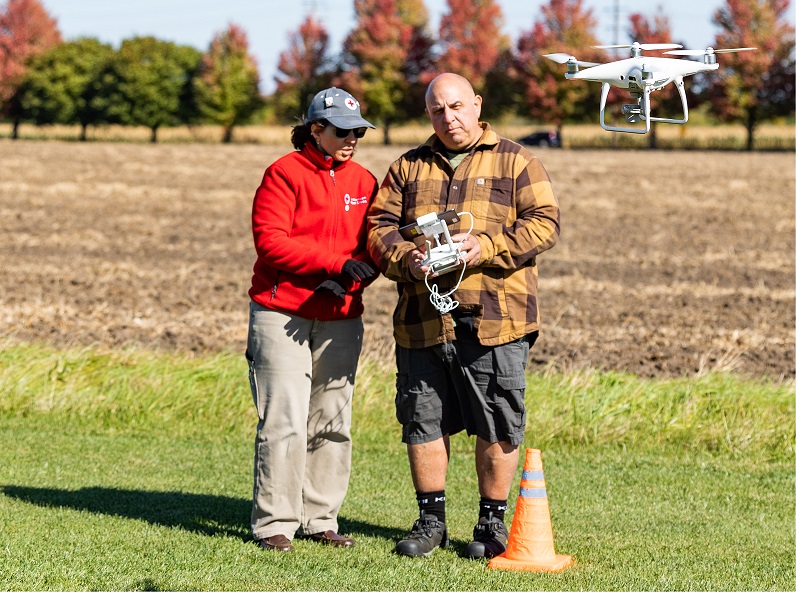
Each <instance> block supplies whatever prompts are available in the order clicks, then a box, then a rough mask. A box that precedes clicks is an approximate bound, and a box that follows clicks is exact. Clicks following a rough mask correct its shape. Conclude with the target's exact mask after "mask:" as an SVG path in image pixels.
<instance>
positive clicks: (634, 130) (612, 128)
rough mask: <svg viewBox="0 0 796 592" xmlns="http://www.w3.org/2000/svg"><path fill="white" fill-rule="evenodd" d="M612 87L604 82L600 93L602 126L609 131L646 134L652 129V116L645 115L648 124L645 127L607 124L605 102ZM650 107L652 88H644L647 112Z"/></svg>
mask: <svg viewBox="0 0 796 592" xmlns="http://www.w3.org/2000/svg"><path fill="white" fill-rule="evenodd" d="M610 89H611V85H610V84H609V83H607V82H603V90H602V94H601V95H600V126H601V127H602V128H603V129H604V130H607V131H609V132H625V133H628V134H646V133H647V132H648V131H650V121H649V120H650V118H648V117H645V118H644V119H645V123H646V126H645V128H644V129H642V128H638V127H615V126H612V125H605V102H606V100H607V99H608V91H609V90H610ZM649 108H650V88H649V87H646V88H644V109H645V111H644V112H645V113H648V112H649Z"/></svg>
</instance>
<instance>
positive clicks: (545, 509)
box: [489, 448, 573, 572]
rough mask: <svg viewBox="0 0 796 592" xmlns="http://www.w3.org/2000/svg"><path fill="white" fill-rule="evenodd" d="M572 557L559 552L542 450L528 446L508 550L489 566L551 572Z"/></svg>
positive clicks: (566, 566)
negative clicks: (551, 515)
mask: <svg viewBox="0 0 796 592" xmlns="http://www.w3.org/2000/svg"><path fill="white" fill-rule="evenodd" d="M572 561H573V559H572V557H571V556H570V555H556V552H555V548H554V547H553V525H552V524H551V523H550V506H549V505H548V503H547V488H546V487H545V483H544V471H543V470H542V452H541V450H536V449H534V448H528V449H527V450H526V451H525V466H524V467H523V470H522V480H521V481H520V495H519V497H518V498H517V507H516V508H515V509H514V519H513V520H512V521H511V531H510V532H509V541H508V544H507V546H506V552H505V553H502V554H500V555H498V556H497V557H493V558H492V559H491V560H490V561H489V567H491V568H493V569H513V570H516V571H548V572H552V571H561V570H564V569H566V568H568V567H569V566H570V565H572Z"/></svg>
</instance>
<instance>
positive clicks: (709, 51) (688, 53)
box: [666, 47, 757, 56]
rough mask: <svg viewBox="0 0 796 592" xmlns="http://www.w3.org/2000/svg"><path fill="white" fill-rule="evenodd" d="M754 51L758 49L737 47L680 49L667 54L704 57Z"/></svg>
mask: <svg viewBox="0 0 796 592" xmlns="http://www.w3.org/2000/svg"><path fill="white" fill-rule="evenodd" d="M753 49H757V48H756V47H735V48H732V49H713V48H712V47H708V48H707V49H678V50H674V51H667V52H666V53H670V54H672V55H681V56H703V55H711V54H714V53H732V52H735V51H751V50H753Z"/></svg>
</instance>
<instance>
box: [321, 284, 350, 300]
mask: <svg viewBox="0 0 796 592" xmlns="http://www.w3.org/2000/svg"><path fill="white" fill-rule="evenodd" d="M318 290H329V291H330V292H331V293H332V294H334V295H335V296H337V297H338V298H345V288H343V286H341V285H340V284H338V283H337V282H336V281H334V280H326V281H325V282H323V283H321V285H320V286H318V287H317V288H315V291H316V292H317V291H318Z"/></svg>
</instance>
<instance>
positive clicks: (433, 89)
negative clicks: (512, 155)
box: [426, 72, 482, 151]
mask: <svg viewBox="0 0 796 592" xmlns="http://www.w3.org/2000/svg"><path fill="white" fill-rule="evenodd" d="M426 113H428V116H429V117H430V118H431V125H432V126H433V127H434V132H435V133H436V134H437V137H438V138H439V139H440V140H441V141H442V143H443V144H445V146H446V147H447V148H449V149H450V150H454V151H461V150H466V149H467V148H470V147H471V146H473V145H474V144H475V143H476V142H477V141H478V139H479V138H480V137H481V134H482V130H481V127H480V126H479V125H478V118H479V117H480V116H481V97H480V96H479V95H477V94H475V91H474V90H473V86H472V85H471V84H470V81H469V80H467V79H466V78H465V77H463V76H460V75H458V74H454V73H452V72H446V73H444V74H440V75H439V76H437V77H436V78H434V80H432V81H431V83H430V84H429V85H428V89H426Z"/></svg>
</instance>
